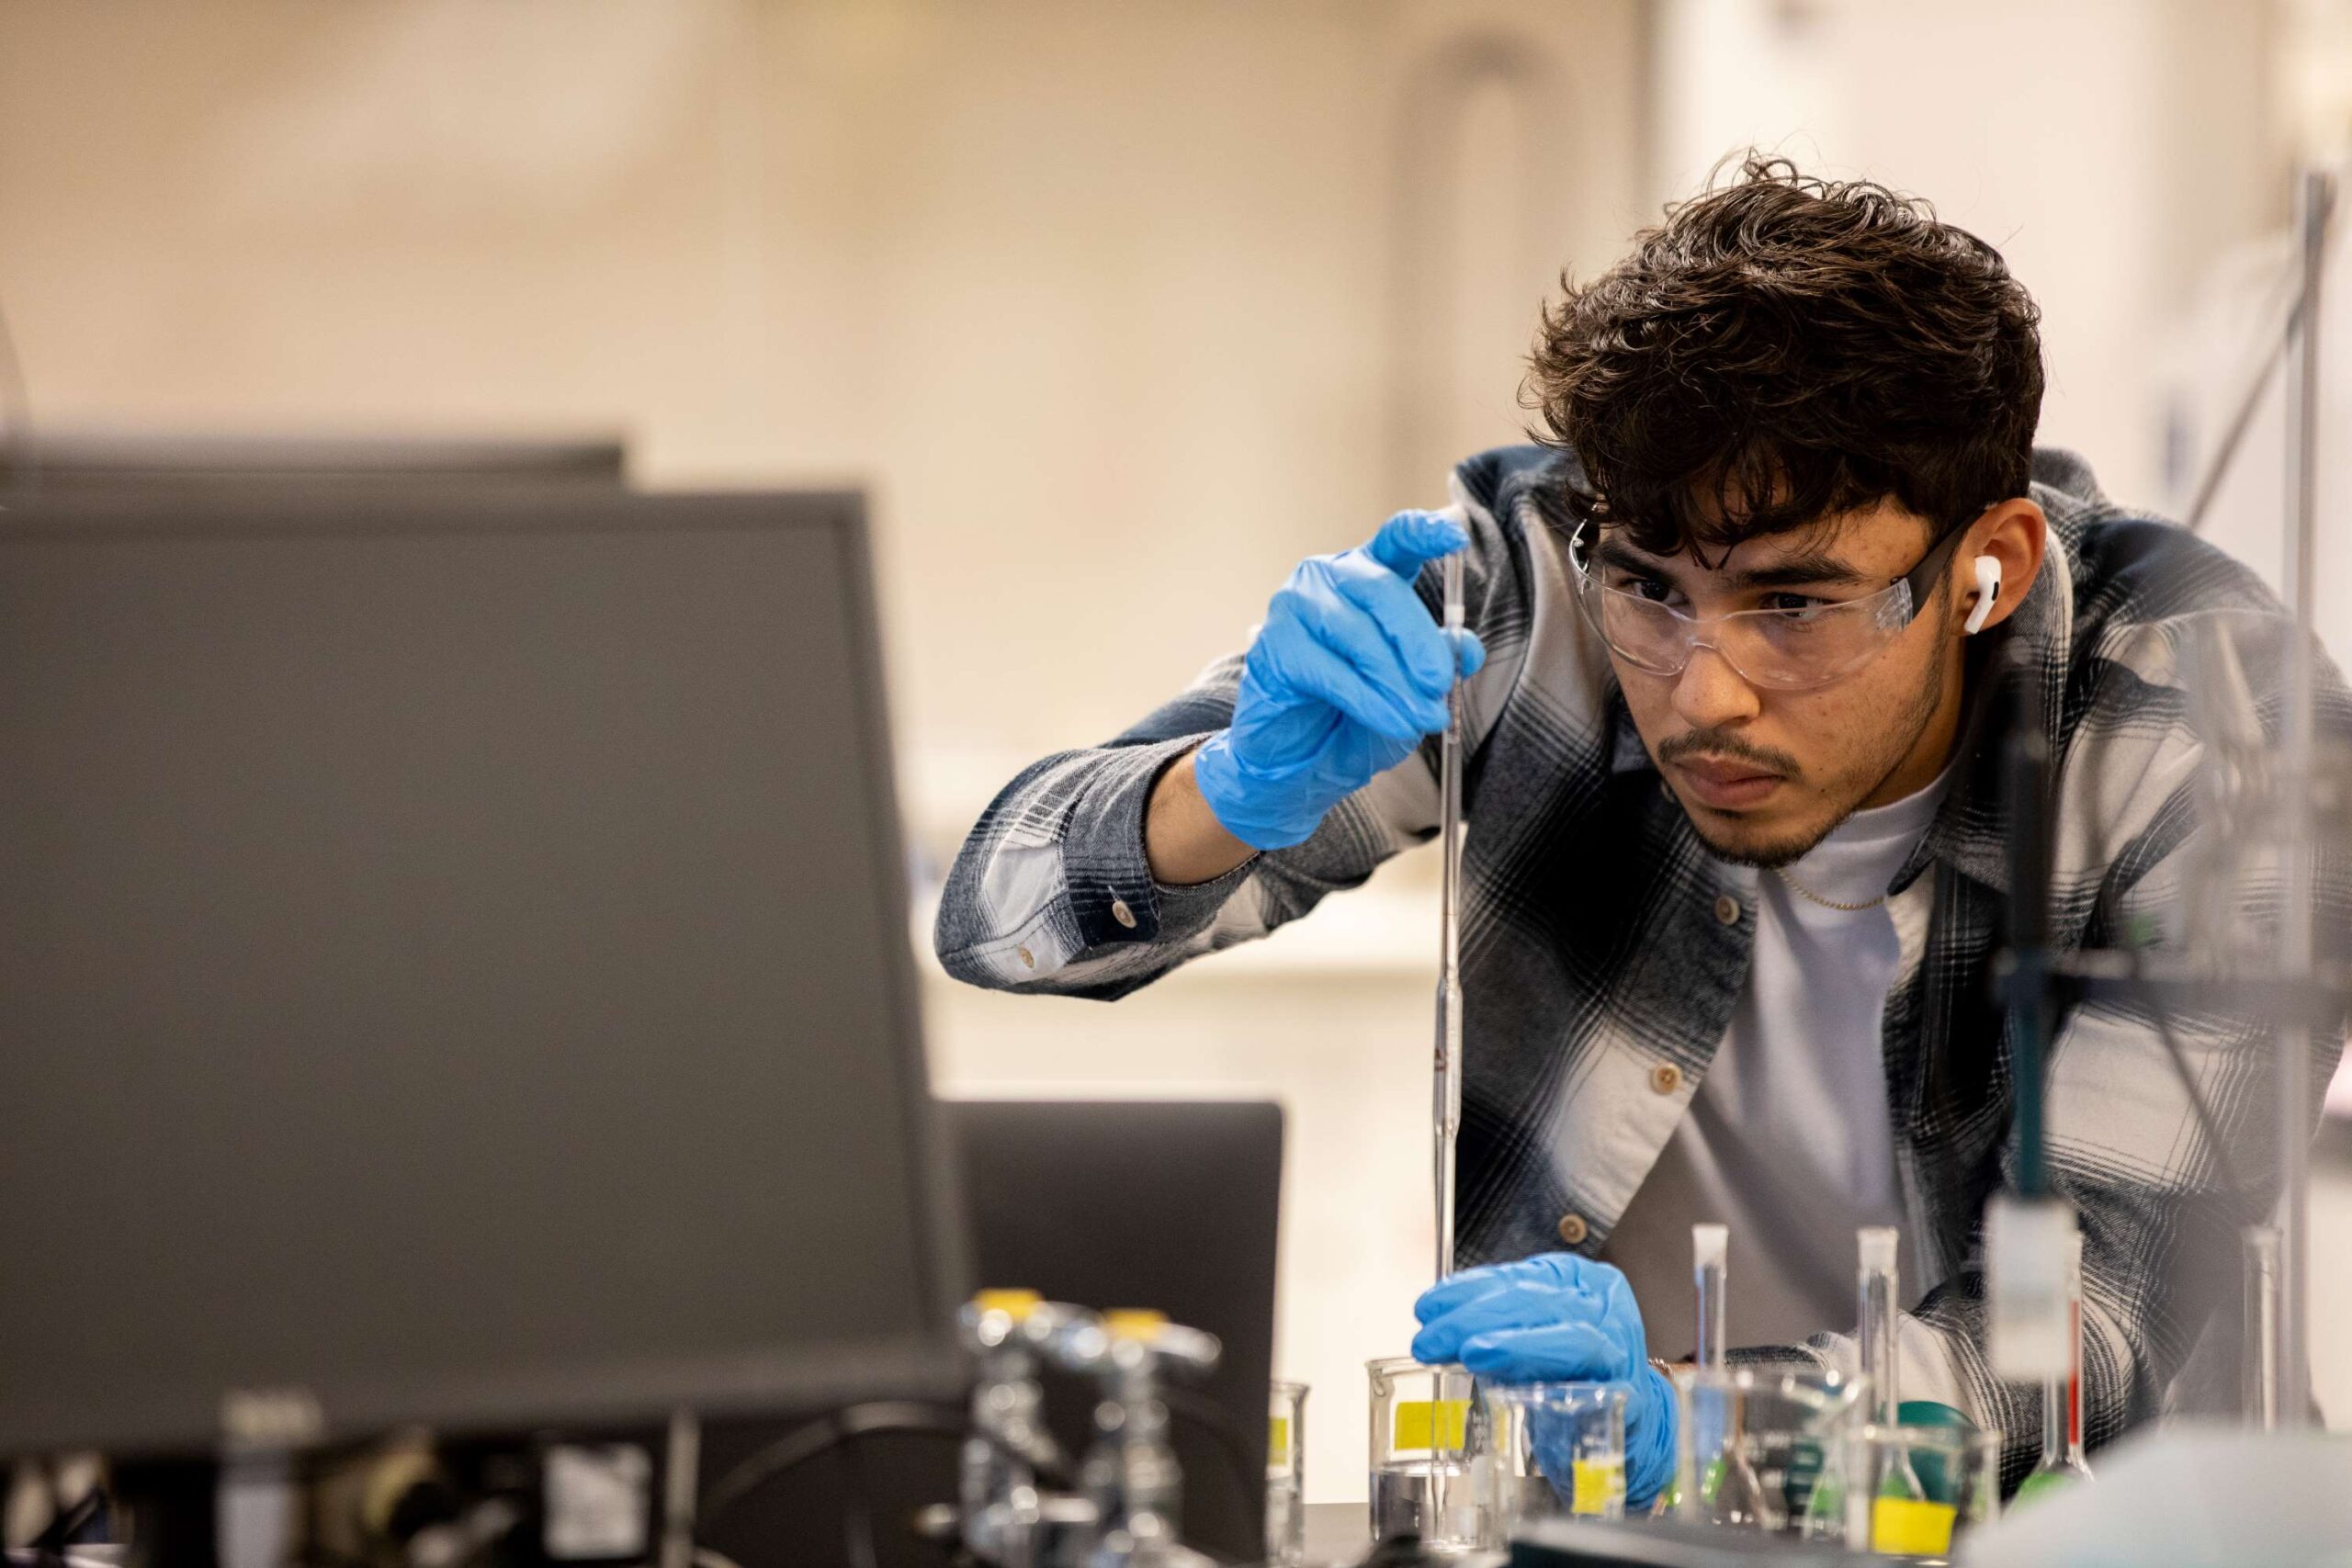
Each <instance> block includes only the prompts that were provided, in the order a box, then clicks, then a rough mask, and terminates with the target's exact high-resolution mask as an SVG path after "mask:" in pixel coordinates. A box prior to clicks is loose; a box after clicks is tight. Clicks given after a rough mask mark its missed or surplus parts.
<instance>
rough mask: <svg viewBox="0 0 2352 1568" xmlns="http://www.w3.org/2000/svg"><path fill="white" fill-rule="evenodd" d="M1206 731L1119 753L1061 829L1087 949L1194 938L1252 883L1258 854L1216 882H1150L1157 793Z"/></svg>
mask: <svg viewBox="0 0 2352 1568" xmlns="http://www.w3.org/2000/svg"><path fill="white" fill-rule="evenodd" d="M1209 733H1213V732H1204V733H1202V734H1199V735H1185V736H1179V737H1177V738H1176V739H1172V740H1161V741H1156V742H1154V743H1152V744H1150V745H1147V746H1132V747H1121V748H1119V749H1118V750H1116V751H1114V753H1112V755H1113V756H1114V757H1115V758H1116V759H1117V761H1116V762H1115V763H1114V765H1113V766H1112V767H1111V768H1109V769H1108V770H1106V773H1105V775H1104V776H1103V777H1102V778H1100V779H1098V780H1097V781H1096V782H1095V787H1093V788H1091V789H1089V790H1087V791H1086V792H1085V793H1084V794H1083V795H1080V798H1079V799H1078V800H1077V801H1076V802H1075V803H1073V805H1072V807H1071V809H1070V815H1069V820H1068V821H1067V823H1066V824H1065V825H1064V827H1063V829H1062V878H1063V886H1064V888H1065V890H1066V892H1067V895H1068V897H1069V913H1070V919H1071V921H1072V922H1073V923H1074V924H1075V925H1076V926H1077V928H1078V931H1077V934H1078V938H1079V942H1080V947H1081V949H1082V950H1083V951H1092V950H1094V949H1096V948H1103V947H1119V946H1125V945H1128V944H1132V943H1136V942H1181V941H1182V940H1183V939H1185V938H1186V937H1190V936H1193V935H1196V934H1198V933H1199V932H1200V931H1204V930H1206V929H1207V928H1208V926H1209V925H1210V924H1211V922H1213V921H1214V920H1215V919H1216V916H1217V911H1218V910H1219V909H1220V908H1224V906H1225V902H1226V900H1227V898H1229V897H1232V896H1233V892H1234V889H1235V888H1237V887H1238V886H1240V885H1241V884H1242V883H1243V882H1245V881H1247V880H1248V879H1249V875H1250V866H1251V865H1252V864H1253V863H1255V862H1256V859H1257V857H1256V856H1254V855H1253V856H1251V857H1250V860H1247V861H1244V862H1242V863H1241V864H1239V865H1238V866H1236V867H1234V868H1233V869H1232V870H1231V871H1228V872H1227V873H1226V874H1224V875H1223V876H1220V877H1217V878H1216V880H1215V881H1211V882H1203V883H1199V884H1197V885H1194V886H1184V887H1170V886H1164V885H1162V884H1160V883H1159V882H1156V881H1154V880H1153V878H1152V874H1151V863H1150V860H1149V859H1148V856H1147V855H1146V853H1145V852H1144V818H1145V814H1146V813H1147V811H1148V809H1149V807H1150V805H1151V792H1152V790H1153V789H1154V788H1156V787H1157V786H1158V784H1159V777H1160V775H1161V774H1162V773H1166V772H1167V771H1168V770H1169V769H1170V767H1171V766H1173V765H1174V764H1175V763H1176V762H1177V761H1179V760H1180V759H1181V758H1182V757H1183V756H1184V755H1185V753H1187V752H1189V751H1191V750H1193V748H1194V747H1196V746H1198V745H1199V744H1200V743H1201V742H1202V741H1204V740H1205V739H1208V738H1209Z"/></svg>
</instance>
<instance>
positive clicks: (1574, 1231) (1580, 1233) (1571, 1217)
mask: <svg viewBox="0 0 2352 1568" xmlns="http://www.w3.org/2000/svg"><path fill="white" fill-rule="evenodd" d="M1589 1228H1590V1227H1589V1226H1588V1225H1586V1224H1585V1223H1584V1216H1583V1215H1582V1214H1562V1215H1561V1216H1560V1239H1561V1240H1562V1241H1565V1242H1566V1243H1567V1244H1568V1245H1569V1246H1570V1247H1582V1246H1583V1245H1584V1238H1585V1236H1586V1235H1587V1233H1588V1231H1589Z"/></svg>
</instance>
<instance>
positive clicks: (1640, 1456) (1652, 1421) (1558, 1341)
mask: <svg viewBox="0 0 2352 1568" xmlns="http://www.w3.org/2000/svg"><path fill="white" fill-rule="evenodd" d="M1413 1315H1414V1316H1415V1317H1417V1318H1419V1320H1420V1322H1421V1331H1420V1333H1419V1334H1418V1335H1416V1336H1414V1338H1413V1358H1414V1359H1416V1360H1418V1361H1421V1362H1423V1363H1425V1364H1428V1365H1432V1366H1434V1365H1438V1364H1441V1363H1444V1362H1459V1363H1460V1364H1461V1365H1463V1366H1464V1367H1467V1368H1468V1369H1469V1370H1470V1371H1473V1372H1475V1373H1476V1374H1477V1375H1478V1376H1480V1377H1482V1378H1487V1379H1491V1380H1492V1381H1494V1382H1505V1383H1514V1382H1617V1383H1623V1384H1624V1385H1625V1386H1626V1387H1627V1388H1628V1389H1629V1390H1630V1391H1631V1396H1630V1397H1629V1398H1628V1400H1627V1401H1626V1405H1625V1506H1627V1507H1628V1508H1629V1509H1635V1510H1639V1509H1645V1508H1647V1507H1648V1506H1650V1504H1651V1503H1652V1502H1653V1501H1655V1500H1656V1499H1657V1495H1658V1494H1659V1493H1660V1492H1662V1491H1664V1490H1665V1489H1666V1486H1667V1484H1668V1483H1669V1482H1671V1481H1672V1480H1673V1479H1674V1422H1675V1414H1674V1388H1673V1385H1672V1384H1670V1383H1668V1382H1667V1380H1666V1377H1665V1375H1664V1374H1663V1373H1661V1372H1660V1371H1658V1370H1657V1368H1656V1367H1653V1366H1651V1365H1650V1361H1649V1343H1648V1337H1647V1336H1645V1334H1644V1333H1643V1331H1642V1314H1641V1309H1640V1308H1639V1307H1638V1306H1636V1305H1635V1304H1634V1289H1633V1287H1632V1286H1631V1285H1629V1284H1628V1283H1626V1280H1625V1276H1624V1275H1623V1273H1621V1272H1620V1271H1619V1270H1618V1269H1616V1268H1615V1267H1613V1266H1612V1265H1610V1264H1607V1263H1597V1262H1594V1261H1593V1260H1592V1259H1590V1258H1580V1257H1578V1256H1577V1255H1576V1254H1575V1253H1572V1252H1547V1253H1544V1254H1542V1255H1541V1256H1539V1257H1535V1258H1522V1259H1521V1260H1520V1261H1519V1262H1516V1263H1498V1264H1490V1265H1488V1266H1487V1267H1485V1268H1481V1269H1464V1270H1463V1271H1462V1272H1461V1273H1459V1274H1456V1275H1454V1276H1453V1278H1452V1279H1450V1280H1446V1281H1445V1282H1444V1283H1443V1284H1441V1285H1437V1286H1435V1287H1433V1288H1431V1289H1430V1290H1427V1291H1424V1292H1421V1298H1420V1300H1419V1301H1417V1302H1415V1303H1413Z"/></svg>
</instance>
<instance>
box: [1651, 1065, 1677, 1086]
mask: <svg viewBox="0 0 2352 1568" xmlns="http://www.w3.org/2000/svg"><path fill="white" fill-rule="evenodd" d="M1681 1087H1682V1069H1681V1068H1680V1067H1678V1066H1675V1065H1674V1064H1673V1063H1672V1062H1660V1063H1659V1064H1658V1065H1657V1066H1655V1067H1652V1068H1651V1069H1650V1088H1652V1089H1656V1090H1657V1092H1658V1093H1660V1094H1672V1093H1673V1092H1674V1091H1675V1090H1676V1089H1680V1088H1681Z"/></svg>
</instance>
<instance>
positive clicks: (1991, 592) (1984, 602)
mask: <svg viewBox="0 0 2352 1568" xmlns="http://www.w3.org/2000/svg"><path fill="white" fill-rule="evenodd" d="M2000 596H2001V561H2000V558H1999V557H1997V556H1978V557H1977V558H1976V604H1975V607H1974V608H1973V609H1972V610H1970V611H1969V612H1968V621H1967V624H1966V625H1965V626H1962V628H1961V629H1962V631H1965V632H1966V633H1967V634H1968V635H1969V636H1970V637H1974V636H1975V635H1976V634H1977V633H1978V632H1981V631H1983V630H1984V629H1985V621H1986V620H1987V619H1988V618H1989V617H1990V616H1991V615H1992V614H1993V601H1994V600H1996V599H1998V598H1999V597H2000Z"/></svg>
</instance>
